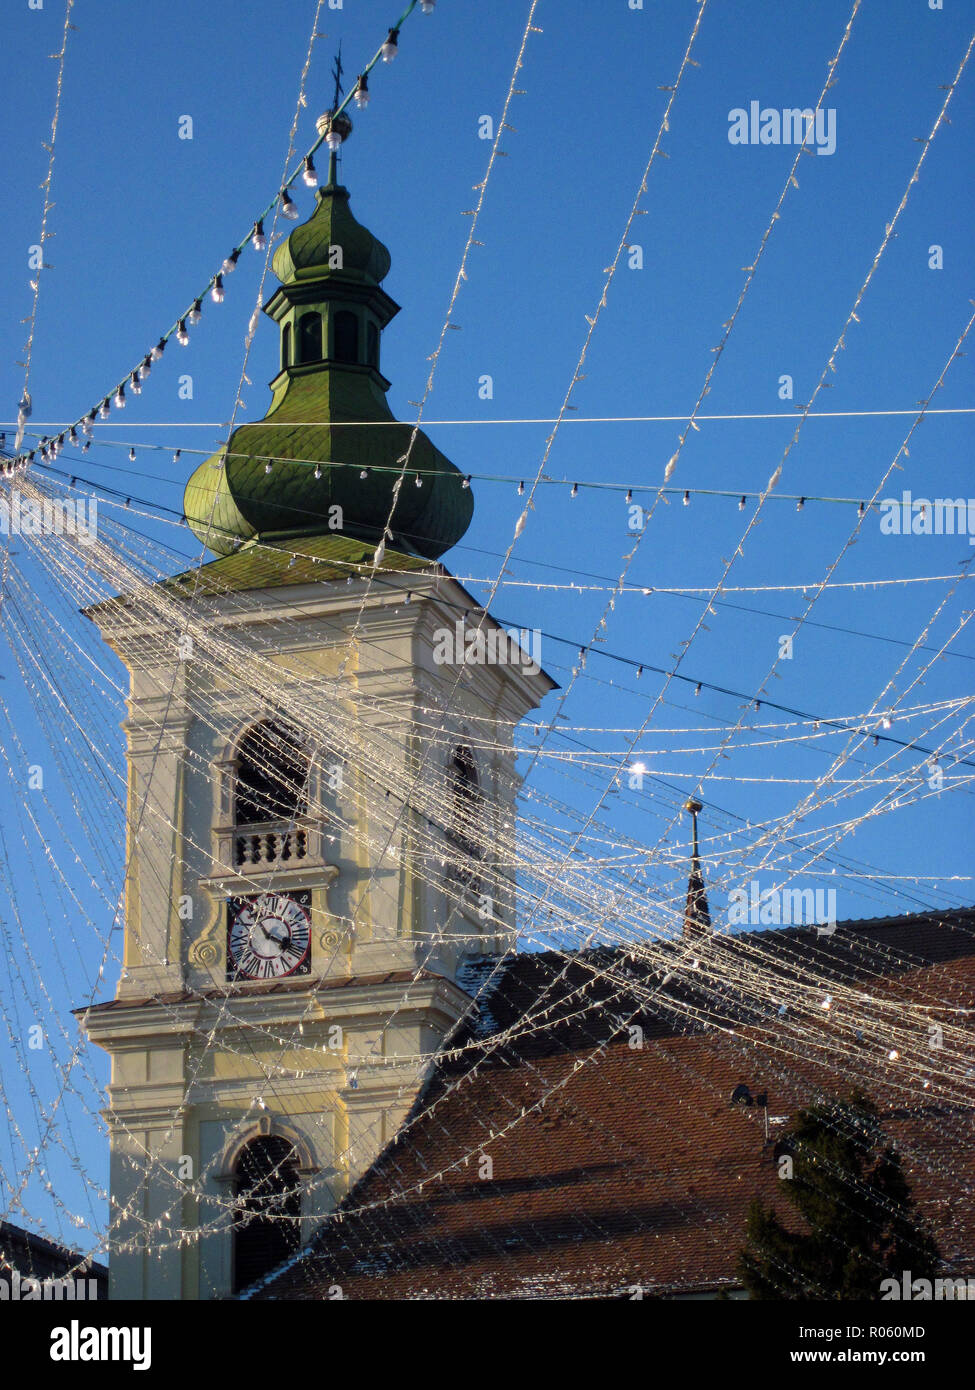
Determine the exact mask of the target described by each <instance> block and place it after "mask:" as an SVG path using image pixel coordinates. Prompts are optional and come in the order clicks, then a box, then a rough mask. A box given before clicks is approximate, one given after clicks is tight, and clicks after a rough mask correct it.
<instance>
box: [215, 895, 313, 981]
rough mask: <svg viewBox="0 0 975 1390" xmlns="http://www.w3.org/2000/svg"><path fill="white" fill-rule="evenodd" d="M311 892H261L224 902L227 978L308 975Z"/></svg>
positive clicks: (273, 978) (278, 977) (257, 978)
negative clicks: (256, 894) (256, 895)
mask: <svg viewBox="0 0 975 1390" xmlns="http://www.w3.org/2000/svg"><path fill="white" fill-rule="evenodd" d="M310 959H311V894H310V893H294V894H285V893H264V894H262V895H261V896H260V897H257V898H231V899H230V901H229V903H228V904H227V979H228V980H277V979H281V978H282V977H283V976H285V975H307V974H308V971H309V969H310Z"/></svg>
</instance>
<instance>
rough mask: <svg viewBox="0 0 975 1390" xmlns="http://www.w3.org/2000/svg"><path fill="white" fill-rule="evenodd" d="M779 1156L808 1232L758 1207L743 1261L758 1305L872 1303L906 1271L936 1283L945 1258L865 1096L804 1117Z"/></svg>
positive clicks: (788, 1192)
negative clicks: (786, 1166) (762, 1301)
mask: <svg viewBox="0 0 975 1390" xmlns="http://www.w3.org/2000/svg"><path fill="white" fill-rule="evenodd" d="M778 1152H779V1153H781V1154H783V1156H784V1157H787V1158H788V1159H789V1160H791V1166H792V1175H791V1177H787V1178H784V1179H783V1182H782V1192H783V1195H784V1196H785V1197H787V1198H788V1200H789V1201H790V1202H791V1204H792V1206H793V1207H794V1208H795V1211H796V1213H797V1215H798V1216H799V1218H800V1219H801V1228H797V1229H796V1230H791V1229H789V1228H788V1227H786V1226H785V1225H783V1223H782V1222H781V1221H780V1220H779V1217H778V1216H777V1214H776V1212H775V1209H774V1207H768V1208H766V1207H765V1206H763V1204H762V1203H761V1201H759V1200H757V1199H756V1200H755V1201H754V1202H753V1203H752V1205H751V1208H750V1210H749V1213H748V1224H747V1228H746V1244H745V1247H744V1249H743V1250H742V1252H741V1254H740V1255H739V1257H738V1274H739V1277H740V1278H741V1280H742V1282H743V1283H744V1285H745V1288H746V1289H747V1290H748V1293H749V1296H750V1297H751V1298H755V1299H794V1300H804V1301H808V1300H815V1299H858V1300H868V1299H869V1300H872V1299H878V1298H879V1297H880V1283H881V1280H883V1279H889V1278H896V1279H898V1280H900V1278H901V1275H902V1273H903V1271H905V1270H910V1272H911V1277H912V1278H927V1279H933V1278H934V1275H935V1271H936V1269H937V1267H938V1265H939V1263H940V1255H939V1252H938V1248H937V1246H936V1244H935V1242H934V1240H933V1238H932V1237H931V1235H930V1234H929V1232H928V1231H927V1230H926V1229H925V1228H924V1225H923V1223H922V1222H921V1221H920V1219H919V1217H918V1215H917V1213H916V1212H915V1209H914V1203H913V1201H912V1199H911V1190H910V1187H909V1186H908V1184H907V1181H906V1179H905V1178H904V1174H903V1171H902V1169H901V1164H900V1159H899V1157H898V1155H897V1154H896V1152H895V1151H894V1149H893V1148H892V1147H891V1146H890V1144H889V1142H888V1140H887V1137H886V1136H885V1134H884V1132H883V1129H882V1126H881V1124H880V1117H879V1115H878V1113H877V1109H876V1107H875V1106H874V1105H873V1103H872V1102H871V1101H870V1100H869V1099H868V1098H867V1097H866V1096H864V1095H862V1094H860V1093H859V1092H854V1094H853V1095H852V1096H851V1097H850V1099H849V1100H848V1101H842V1100H837V1101H828V1102H825V1103H823V1104H820V1105H815V1106H811V1107H810V1108H809V1109H808V1110H801V1111H800V1112H799V1114H798V1116H797V1117H796V1122H795V1124H794V1125H793V1126H792V1128H791V1129H790V1130H789V1132H788V1133H787V1134H786V1135H785V1136H784V1137H783V1140H782V1141H781V1143H780V1145H779V1149H778Z"/></svg>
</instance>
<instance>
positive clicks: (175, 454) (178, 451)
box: [173, 449, 183, 463]
mask: <svg viewBox="0 0 975 1390" xmlns="http://www.w3.org/2000/svg"><path fill="white" fill-rule="evenodd" d="M182 452H183V451H182V449H177V450H176V452H175V453H174V454H173V463H179V456H180V454H181V453H182Z"/></svg>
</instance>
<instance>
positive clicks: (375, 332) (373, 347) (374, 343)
mask: <svg viewBox="0 0 975 1390" xmlns="http://www.w3.org/2000/svg"><path fill="white" fill-rule="evenodd" d="M366 346H367V349H368V358H367V360H368V362H369V366H370V367H376V368H377V369H378V367H379V329H378V328H377V327H376V325H375V324H374V323H373V321H372V320H371V319H370V320H369V323H368V324H367V325H366Z"/></svg>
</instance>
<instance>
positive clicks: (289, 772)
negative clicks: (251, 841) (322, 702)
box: [234, 720, 308, 825]
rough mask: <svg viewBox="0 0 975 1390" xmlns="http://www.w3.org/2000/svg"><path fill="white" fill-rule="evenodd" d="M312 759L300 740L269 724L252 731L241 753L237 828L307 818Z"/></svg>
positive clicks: (288, 730)
mask: <svg viewBox="0 0 975 1390" xmlns="http://www.w3.org/2000/svg"><path fill="white" fill-rule="evenodd" d="M307 780H308V759H307V757H306V755H305V754H304V752H303V751H302V749H301V745H300V744H299V742H298V739H297V737H296V736H295V735H294V734H293V733H292V732H291V731H290V729H286V728H284V726H283V725H281V724H275V723H273V722H272V721H270V720H265V721H264V722H262V723H260V724H255V725H254V726H253V727H252V728H250V729H248V731H247V733H246V734H245V735H244V737H243V738H242V739H241V742H240V747H239V748H238V750H237V784H236V796H235V798H234V820H235V822H236V824H237V825H258V824H261V823H262V822H266V821H281V820H286V821H291V820H293V819H294V818H295V817H296V816H302V815H304V814H305V808H306V805H307V797H306V783H307Z"/></svg>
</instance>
